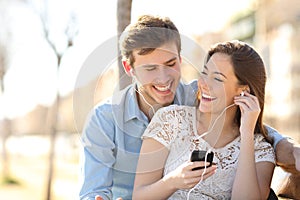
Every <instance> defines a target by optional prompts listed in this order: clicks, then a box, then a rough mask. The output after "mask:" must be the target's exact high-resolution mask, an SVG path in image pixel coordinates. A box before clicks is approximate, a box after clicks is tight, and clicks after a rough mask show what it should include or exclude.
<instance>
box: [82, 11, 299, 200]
mask: <svg viewBox="0 0 300 200" xmlns="http://www.w3.org/2000/svg"><path fill="white" fill-rule="evenodd" d="M120 46H121V52H122V56H123V65H124V68H125V70H126V72H127V74H129V75H130V76H132V77H133V79H134V80H135V83H134V84H132V85H130V86H128V87H127V88H126V89H124V90H122V91H121V92H120V93H118V94H116V95H114V96H113V97H112V98H110V99H109V100H108V101H105V102H102V103H101V104H99V105H97V106H96V107H95V109H94V110H93V113H92V114H91V116H90V118H89V119H88V120H87V122H86V126H85V128H84V130H83V136H82V141H83V150H84V156H83V160H82V166H81V167H82V183H81V190H80V199H92V200H93V199H95V198H97V199H116V198H118V197H122V198H123V199H132V198H136V199H145V198H146V197H148V198H150V199H159V198H161V199H166V198H168V197H170V196H172V195H174V197H175V198H176V197H177V196H176V195H179V196H182V197H183V198H184V199H186V196H187V195H188V192H189V190H191V195H190V196H191V197H192V196H193V195H195V196H196V197H197V198H199V197H200V196H201V195H202V196H203V197H204V196H205V197H209V196H210V195H211V193H209V192H210V191H213V192H212V194H213V195H216V194H220V195H223V197H225V198H228V197H229V198H235V197H236V198H238V199H244V198H240V197H241V196H240V195H246V197H249V196H247V195H248V194H249V193H251V195H250V196H252V195H258V196H259V197H260V198H267V197H268V194H269V191H270V182H271V178H272V174H273V169H274V162H275V160H274V156H275V155H274V152H273V149H272V148H271V145H269V143H267V142H266V140H267V139H269V138H272V139H273V140H274V141H273V147H274V148H276V146H278V145H277V144H280V143H282V141H285V143H283V144H286V138H284V137H282V136H281V135H280V134H278V133H277V132H276V131H275V130H273V129H271V128H270V127H265V126H264V125H263V123H262V114H263V107H264V86H265V78H266V77H265V69H264V65H263V63H262V62H261V58H260V57H259V56H258V55H257V53H256V52H255V51H254V50H253V49H252V48H251V47H249V46H248V45H247V44H244V43H241V42H227V43H224V44H222V43H220V44H217V46H215V47H214V48H212V49H211V50H210V51H209V54H208V57H207V61H206V63H205V66H204V68H203V71H202V74H201V77H200V78H199V80H198V82H197V81H193V82H191V83H190V84H188V85H185V84H183V83H181V82H180V78H181V73H180V63H181V56H180V50H181V39H180V34H179V32H178V30H177V28H176V26H175V25H174V24H173V23H172V22H171V21H170V20H169V19H168V18H160V17H153V16H148V15H145V16H142V17H140V18H139V20H138V21H137V22H136V23H133V24H131V25H129V26H128V27H127V29H126V30H125V31H124V33H123V36H122V37H121V40H120ZM236 55H237V58H236V57H235V56H236ZM243 56H244V57H243ZM240 62H244V63H240ZM249 66H251V67H249ZM243 67H244V68H243ZM249 70H254V71H252V72H251V73H250V71H249ZM256 70H259V71H256ZM257 74H258V75H259V77H256V76H257ZM250 76H253V77H250ZM255 78H256V79H255ZM198 91H199V95H197V92H198ZM241 93H243V94H244V96H240V95H239V94H241ZM197 97H198V99H197ZM172 104H174V106H171V107H166V106H169V105H172ZM175 105H176V106H175ZM161 107H166V108H163V109H160V110H159V111H158V112H157V113H156V115H155V117H153V115H154V113H155V112H156V111H157V110H158V109H159V108H161ZM152 117H153V119H152ZM151 119H152V120H151ZM150 121H151V123H150V124H149V122H150ZM148 125H149V126H148ZM147 127H148V128H147ZM145 130H146V131H145ZM144 132H145V134H144ZM254 133H255V134H254ZM143 134H144V136H143ZM142 136H143V138H144V142H143V145H142V140H141V137H142ZM175 136H176V137H175ZM201 137H202V138H201ZM287 144H288V145H281V149H276V152H278V151H279V152H280V151H286V147H288V148H289V152H291V153H290V154H287V155H286V156H289V157H290V158H291V160H293V159H294V160H295V158H294V155H293V153H292V152H293V151H294V149H295V148H294V146H293V145H290V143H287ZM141 146H142V148H141ZM195 148H199V149H202V150H211V151H213V152H214V153H215V156H214V160H213V161H214V163H215V165H213V166H211V167H207V168H206V169H200V170H195V171H193V170H192V169H193V168H195V167H199V166H203V164H204V163H203V162H189V156H190V152H191V151H192V150H193V149H195ZM140 150H141V156H140V158H139V155H140ZM237 159H238V160H239V162H237ZM138 160H139V164H138V166H137V163H138ZM278 161H280V160H278ZM136 172H137V173H136ZM146 172H147V173H146ZM225 175H226V179H225V177H224V176H225ZM135 178H136V180H135ZM220 180H222V181H220ZM245 180H246V181H245ZM198 182H200V184H199V185H197V183H198ZM244 183H247V184H244ZM134 184H135V190H134V196H133V197H132V192H133V186H134ZM196 185H197V186H196ZM209 185H210V186H209ZM212 185H214V186H215V187H212ZM194 186H195V188H194ZM237 186H239V189H238V190H237V189H236V188H237ZM204 188H209V189H208V190H206V189H205V190H203V189H204ZM249 189H250V190H249ZM192 190H193V191H192ZM161 191H162V192H161ZM206 191H207V192H208V193H206ZM152 195H153V196H152ZM155 195H162V196H155ZM228 195H229V196H228ZM96 196H98V197H96ZM213 198H219V197H218V196H213Z"/></svg>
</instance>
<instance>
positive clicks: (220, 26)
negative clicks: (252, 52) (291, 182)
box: [0, 0, 300, 200]
mask: <svg viewBox="0 0 300 200" xmlns="http://www.w3.org/2000/svg"><path fill="white" fill-rule="evenodd" d="M141 14H158V15H162V16H168V17H170V19H171V20H173V21H174V23H175V24H176V26H177V27H178V29H179V31H180V32H181V34H182V35H184V36H186V37H188V38H190V40H192V41H194V42H195V43H196V44H198V45H199V46H201V51H203V52H204V51H206V50H207V49H208V48H209V46H210V45H211V44H213V43H215V42H219V41H224V40H231V39H238V40H242V41H245V42H248V43H250V44H251V45H252V46H254V47H255V49H256V50H257V51H258V52H259V53H260V54H261V55H262V57H263V59H264V62H265V64H266V66H267V74H268V82H267V96H266V98H267V99H266V109H265V121H266V122H267V123H268V124H270V125H271V126H273V127H274V128H276V129H278V130H279V131H280V132H281V133H283V134H285V135H288V136H291V137H292V138H294V139H295V140H297V141H298V142H300V134H299V131H300V82H299V81H300V37H299V35H300V2H299V0H288V1H286V0H227V1H223V0H210V1H202V0H185V1H181V0H178V1H177V0H176V1H174V0H151V1H150V0H106V1H104V0H102V1H97V0H85V1H83V0H72V1H71V0H0V27H1V28H0V153H1V154H0V156H1V157H0V159H1V162H0V180H1V182H0V199H4V200H5V199H10V200H14V199H23V200H27V199H37V200H40V199H41V200H42V199H48V200H49V199H51V200H63V199H64V200H71V199H78V181H79V179H78V174H79V159H80V147H81V144H80V134H81V130H82V126H83V124H84V119H85V118H86V115H87V114H88V111H89V110H90V109H91V108H92V107H93V106H94V105H95V104H96V103H98V102H99V101H101V100H103V99H104V98H106V97H108V96H110V95H112V94H113V92H114V91H116V90H118V89H120V88H122V87H124V84H128V83H130V80H128V78H126V76H125V75H124V72H123V70H122V68H120V65H119V61H120V60H119V58H120V57H119V55H118V48H117V36H118V35H119V33H120V32H121V31H122V30H123V29H124V27H125V26H126V25H127V24H128V23H129V22H130V21H131V20H132V21H135V20H136V18H137V17H138V16H139V15H141ZM107 44H109V45H111V46H110V47H111V48H107ZM183 51H184V52H188V53H189V54H190V55H191V57H190V58H186V59H184V62H183V66H182V72H183V81H190V80H192V79H195V78H197V77H198V75H199V74H198V69H199V68H200V67H201V65H202V63H203V55H204V54H203V52H200V54H199V48H198V50H197V48H193V47H191V46H187V47H185V46H183ZM197 51H198V52H197ZM199 55H201V56H199ZM187 57H188V56H187ZM105 58H108V60H105ZM91 59H92V60H93V61H92V62H90V61H89V60H91ZM98 59H99V60H98ZM190 59H195V62H194V61H193V63H197V64H194V65H191V62H189V61H190ZM91 63H92V64H91ZM90 64H91V65H93V66H94V67H95V68H97V69H99V70H96V73H93V72H94V71H93V70H87V71H89V73H86V74H84V75H82V74H83V73H85V71H86V69H89V67H90V66H89V65H90ZM119 69H121V70H119ZM279 173H282V172H278V174H279ZM278 180H279V179H277V177H276V176H275V177H274V188H275V190H276V187H278V185H280V184H278V183H279V181H278ZM272 184H273V183H272ZM275 184H277V185H275Z"/></svg>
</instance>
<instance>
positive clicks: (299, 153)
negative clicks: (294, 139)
mask: <svg viewBox="0 0 300 200" xmlns="http://www.w3.org/2000/svg"><path fill="white" fill-rule="evenodd" d="M293 154H294V158H295V165H296V169H297V170H298V171H299V172H300V144H298V145H294V151H293Z"/></svg>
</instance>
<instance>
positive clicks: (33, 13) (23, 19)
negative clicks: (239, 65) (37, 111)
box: [0, 0, 250, 118]
mask: <svg viewBox="0 0 300 200" xmlns="http://www.w3.org/2000/svg"><path fill="white" fill-rule="evenodd" d="M2 2H3V1H2ZM8 2H13V1H8ZM28 2H29V4H27V5H25V4H23V3H20V2H19V3H10V4H7V5H5V6H3V3H2V5H1V4H0V7H1V6H2V8H3V7H5V13H6V15H5V16H4V21H3V20H2V25H5V27H6V28H8V29H9V30H10V34H9V35H6V36H7V37H6V38H5V37H4V41H6V42H7V43H9V46H10V56H11V60H10V65H9V69H8V71H7V74H6V76H5V80H4V81H5V87H6V90H5V93H4V94H1V95H0V118H1V117H4V116H7V117H9V118H13V117H17V116H22V115H24V114H26V113H27V112H28V111H30V110H32V109H33V108H34V107H35V106H36V105H37V104H41V105H50V104H51V103H53V100H54V97H55V92H56V89H57V88H58V89H59V92H60V94H61V95H62V96H64V95H67V94H69V93H70V92H71V91H72V90H73V89H74V86H75V82H76V78H77V77H78V74H79V72H80V70H81V68H82V66H83V64H84V62H85V60H86V59H87V58H88V57H89V55H90V54H91V53H92V52H94V51H95V49H96V48H97V47H98V46H101V44H103V43H105V41H108V40H110V39H111V38H113V37H116V26H117V22H116V5H117V0H107V1H99V0H72V1H71V0H51V1H50V0H48V1H42V0H31V1H28ZM44 2H46V3H47V4H46V5H47V6H45V5H44V4H43V3H44ZM249 4H250V1H249V0H226V1H224V0H210V1H204V0H185V1H175V0H151V1H150V0H133V4H132V14H131V15H132V21H134V20H135V19H136V18H137V17H138V16H139V15H142V14H154V15H161V16H167V17H170V19H171V20H172V21H173V22H174V23H175V24H176V26H177V27H178V29H179V31H180V32H181V33H182V34H184V35H187V36H193V35H199V34H203V33H205V32H214V31H218V30H220V29H221V28H222V27H223V26H224V25H225V23H226V22H227V21H228V20H229V18H230V16H231V15H232V14H233V13H234V12H236V11H239V10H242V9H245V8H246V7H247V6H249ZM45 8H48V9H47V12H46V13H47V14H48V18H47V19H48V27H49V29H50V37H51V40H52V41H54V43H55V45H56V46H57V47H58V50H59V51H60V52H64V57H63V60H62V64H61V66H60V70H59V73H58V76H57V71H56V69H57V66H56V57H55V54H54V53H53V51H52V50H51V48H49V45H48V43H47V42H46V41H45V39H44V37H43V30H42V25H41V21H40V18H39V13H45V12H44V11H45ZM70 13H71V14H74V16H76V18H75V20H74V21H75V22H76V23H75V24H76V26H74V27H75V28H76V29H78V30H79V32H78V34H77V35H76V37H75V40H74V46H73V47H72V48H69V49H67V50H66V46H65V45H66V43H65V41H66V40H65V39H66V38H65V35H64V28H65V26H66V24H67V22H68V21H69V20H70ZM3 22H4V23H3ZM0 23H1V21H0ZM28 24H30V26H29V25H28ZM4 36H5V34H4ZM0 39H1V38H0ZM2 40H3V38H2ZM115 53H116V52H115ZM93 78H94V77H93V76H92V75H91V76H90V79H87V80H85V81H86V82H88V81H89V80H92V79H93Z"/></svg>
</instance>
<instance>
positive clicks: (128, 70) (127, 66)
mask: <svg viewBox="0 0 300 200" xmlns="http://www.w3.org/2000/svg"><path fill="white" fill-rule="evenodd" d="M122 64H123V67H124V70H125V72H126V74H127V75H128V76H133V74H132V67H131V65H130V64H129V62H128V61H127V60H122Z"/></svg>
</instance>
